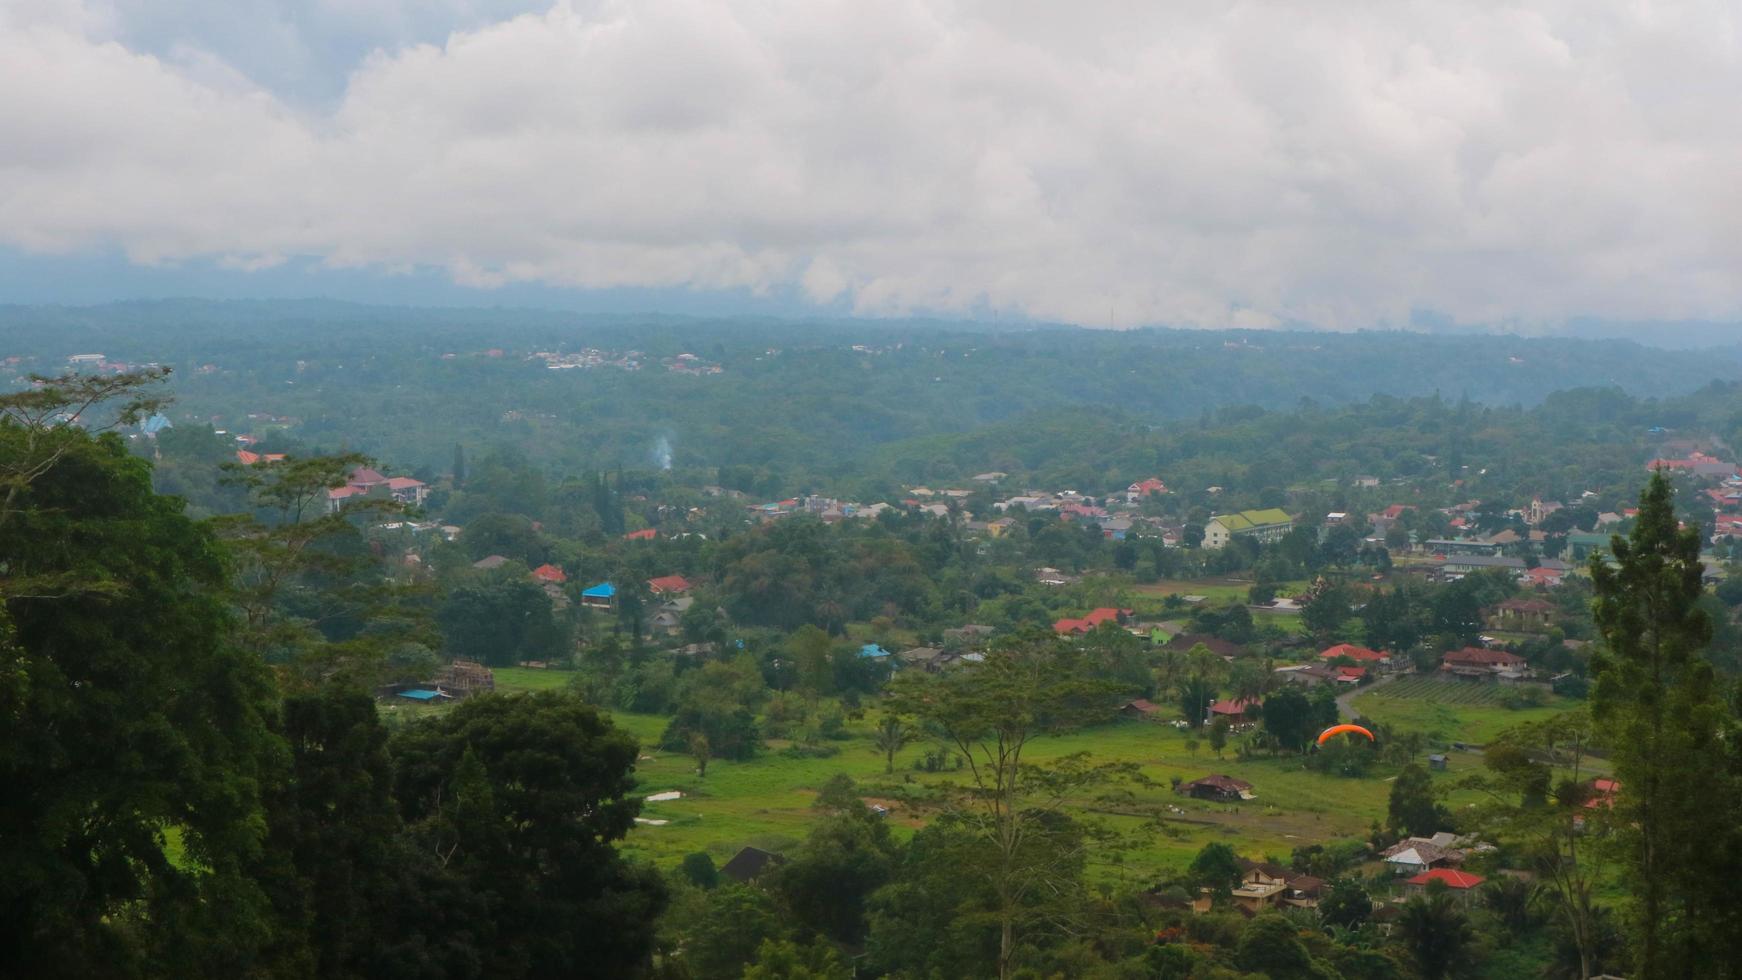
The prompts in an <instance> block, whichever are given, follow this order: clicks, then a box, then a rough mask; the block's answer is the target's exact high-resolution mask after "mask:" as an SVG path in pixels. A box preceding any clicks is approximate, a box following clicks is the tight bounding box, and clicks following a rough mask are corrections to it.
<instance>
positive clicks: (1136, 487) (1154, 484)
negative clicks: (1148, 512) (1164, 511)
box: [1125, 476, 1167, 504]
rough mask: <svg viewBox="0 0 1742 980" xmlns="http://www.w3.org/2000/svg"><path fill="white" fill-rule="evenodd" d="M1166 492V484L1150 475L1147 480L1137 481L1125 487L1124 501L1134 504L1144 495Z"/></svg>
mask: <svg viewBox="0 0 1742 980" xmlns="http://www.w3.org/2000/svg"><path fill="white" fill-rule="evenodd" d="M1166 492H1167V484H1165V483H1163V482H1161V481H1160V480H1158V479H1156V478H1155V477H1153V476H1152V477H1150V478H1149V479H1147V480H1143V481H1141V482H1138V483H1133V484H1131V485H1130V486H1128V487H1126V488H1125V502H1126V503H1128V504H1135V503H1137V502H1138V501H1140V500H1142V499H1143V498H1144V497H1147V496H1149V495H1150V494H1152V493H1166Z"/></svg>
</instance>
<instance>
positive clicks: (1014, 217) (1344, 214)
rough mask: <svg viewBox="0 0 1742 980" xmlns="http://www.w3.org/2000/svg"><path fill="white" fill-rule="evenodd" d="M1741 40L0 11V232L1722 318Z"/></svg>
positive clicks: (873, 290)
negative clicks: (3, 135)
mask: <svg viewBox="0 0 1742 980" xmlns="http://www.w3.org/2000/svg"><path fill="white" fill-rule="evenodd" d="M293 7H294V9H293ZM1739 32H1742V27H1739V22H1738V18H1737V16H1736V13H1735V9H1734V7H1733V6H1732V5H1731V4H1729V3H1726V2H1722V0H1712V2H1707V3H1703V4H1701V3H1689V4H1680V5H1674V6H1673V7H1672V6H1669V5H1637V4H1630V3H1623V2H1619V0H1617V2H1607V0H1602V2H1599V0H1564V2H1535V3H1481V4H1467V3H1458V4H1454V3H1397V4H1388V5H1381V6H1377V7H1375V6H1372V5H1365V4H1283V3H1275V4H1268V3H1222V4H1214V5H1201V4H1197V5H1194V4H1184V5H1180V4H1169V5H1158V4H1143V3H1130V4H1120V3H1092V4H1065V5H1060V4H1045V3H1011V2H988V3H975V2H925V0H905V2H893V3H877V4H864V3H848V2H816V0H793V2H787V0H760V2H721V0H689V2H686V0H645V2H642V0H638V2H622V3H610V2H608V3H598V4H591V3H581V2H574V3H559V4H557V5H556V6H554V7H551V8H548V9H533V10H526V9H522V8H521V7H519V6H518V5H515V4H509V3H482V4H471V3H466V2H462V0H454V2H451V3H446V4H414V3H411V2H409V0H407V2H405V3H403V4H400V3H397V2H395V0H376V2H371V3H364V4H346V5H339V4H325V3H322V4H313V5H292V4H288V3H286V4H284V5H282V7H281V6H280V5H278V4H274V3H270V2H266V0H247V2H238V3H234V4H232V3H224V4H219V3H216V2H200V0H181V2H176V3H170V4H166V5H158V4H146V3H143V2H139V0H115V2H112V3H107V4H100V3H96V2H91V3H86V4H83V5H80V4H77V3H72V2H61V0H0V132H3V133H5V134H6V136H5V138H4V139H0V245H6V246H11V247H14V248H22V249H25V250H29V251H33V252H50V253H57V252H78V251H83V250H90V249H97V248H111V247H118V248H121V249H123V250H124V251H125V252H126V254H127V255H128V256H129V257H130V258H131V259H133V260H134V261H137V262H141V263H174V262H177V261H182V260H187V259H196V258H211V257H218V258H221V259H222V260H224V261H226V262H229V263H233V264H235V265H237V266H239V267H242V268H250V267H259V266H264V265H271V264H274V263H277V262H280V261H283V260H284V259H286V258H289V257H295V256H316V257H319V258H320V259H321V260H322V261H324V262H326V263H328V264H331V265H333V266H337V267H357V268H366V269H372V270H380V271H382V272H388V273H390V272H393V271H395V270H405V269H410V268H424V267H434V268H440V269H443V270H445V271H446V272H447V273H448V274H449V275H451V276H452V277H453V278H454V279H455V280H456V281H459V282H462V283H466V284H473V285H478V286H482V287H489V286H494V285H500V284H504V283H510V282H539V283H545V284H551V285H558V286H572V287H582V288H597V287H613V286H653V287H666V286H689V287H696V288H703V289H749V290H752V291H761V290H768V289H777V288H783V287H790V286H795V285H796V286H798V287H800V288H802V290H804V291H805V293H806V294H808V295H809V296H810V297H811V298H812V299H814V300H816V301H817V302H820V303H830V304H844V305H845V306H847V307H849V308H850V309H852V310H853V311H854V312H858V313H865V314H889V313H907V312H939V313H952V312H956V313H960V312H964V311H975V312H986V311H1001V312H1009V313H1012V314H1019V315H1026V316H1031V317H1036V318H1045V319H1057V320H1068V321H1075V322H1082V323H1087V324H1091V325H1105V324H1109V323H1112V324H1118V325H1128V324H1134V323H1155V322H1165V323H1175V324H1190V325H1202V326H1222V325H1267V324H1272V323H1277V322H1284V321H1306V322H1311V323H1317V324H1322V325H1327V326H1340V327H1354V326H1365V325H1370V324H1374V323H1394V324H1395V323H1400V322H1404V321H1406V320H1407V319H1408V318H1409V317H1410V315H1411V311H1414V310H1423V309H1428V310H1435V311H1440V312H1443V313H1444V314H1447V315H1449V316H1451V317H1454V318H1457V319H1460V320H1465V321H1492V320H1520V321H1525V322H1532V321H1553V320H1559V319H1561V318H1565V317H1570V316H1577V315H1585V314H1594V315H1602V316H1609V317H1632V318H1647V319H1651V318H1682V317H1686V318H1718V319H1722V318H1733V317H1735V316H1737V315H1738V314H1739V313H1742V275H1738V270H1739V269H1742V182H1739V181H1738V180H1737V174H1738V173H1742V113H1738V112H1736V111H1735V106H1734V101H1735V93H1736V92H1738V91H1742V39H1739Z"/></svg>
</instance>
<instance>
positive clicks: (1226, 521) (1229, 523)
mask: <svg viewBox="0 0 1742 980" xmlns="http://www.w3.org/2000/svg"><path fill="white" fill-rule="evenodd" d="M1293 529H1294V518H1292V517H1290V516H1288V512H1287V511H1284V510H1282V509H1280V508H1276V507H1271V508H1269V509H1267V510H1243V511H1241V512H1239V513H1238V514H1218V515H1216V516H1215V517H1212V518H1210V520H1209V523H1207V524H1205V525H1204V541H1203V544H1202V545H1201V547H1203V548H1206V549H1208V550H1211V551H1214V550H1217V549H1220V548H1226V547H1227V546H1228V542H1229V541H1232V540H1233V539H1235V538H1237V537H1242V538H1244V537H1250V538H1256V539H1258V541H1259V542H1261V543H1263V544H1273V543H1275V542H1277V541H1281V540H1282V539H1283V538H1284V537H1286V536H1287V535H1288V532H1289V531H1291V530H1293Z"/></svg>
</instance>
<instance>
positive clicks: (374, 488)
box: [237, 453, 429, 514]
mask: <svg viewBox="0 0 1742 980" xmlns="http://www.w3.org/2000/svg"><path fill="white" fill-rule="evenodd" d="M249 455H251V456H252V455H253V454H252V453H250V454H249ZM275 455H276V454H275ZM237 458H238V459H241V454H240V453H238V454H237ZM257 458H258V459H264V460H265V461H266V462H274V460H273V459H272V457H271V456H266V457H257ZM278 458H279V459H283V458H284V457H283V456H278ZM428 493H429V487H428V486H426V485H425V484H424V483H423V481H422V480H414V479H412V478H411V477H409V476H395V477H386V476H382V475H381V474H380V473H378V472H376V471H375V470H372V469H370V468H369V467H367V466H359V467H357V468H356V469H354V470H352V471H351V475H350V476H348V477H346V478H345V485H344V486H342V487H334V488H332V489H330V490H328V491H327V512H328V513H332V514H336V513H338V512H339V511H340V510H341V509H342V508H344V507H345V506H346V505H347V504H348V503H350V502H351V501H353V500H359V499H364V498H375V499H378V500H392V501H394V502H395V503H399V504H403V505H405V506H407V507H421V506H423V501H424V498H425V496H427V495H428Z"/></svg>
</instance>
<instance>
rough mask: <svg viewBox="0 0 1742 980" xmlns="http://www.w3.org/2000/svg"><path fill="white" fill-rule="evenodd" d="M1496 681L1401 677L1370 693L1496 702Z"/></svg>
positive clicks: (1451, 701)
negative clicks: (1491, 682)
mask: <svg viewBox="0 0 1742 980" xmlns="http://www.w3.org/2000/svg"><path fill="white" fill-rule="evenodd" d="M1501 690H1502V688H1501V687H1500V685H1498V684H1477V683H1472V682H1469V681H1445V680H1440V679H1439V678H1437V677H1403V678H1399V679H1398V680H1395V681H1392V682H1391V683H1389V684H1387V685H1385V686H1384V687H1382V688H1379V689H1378V690H1376V691H1374V692H1373V696H1374V697H1376V698H1377V697H1383V698H1423V699H1425V700H1428V701H1432V702H1434V703H1436V704H1499V703H1500V692H1501Z"/></svg>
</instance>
